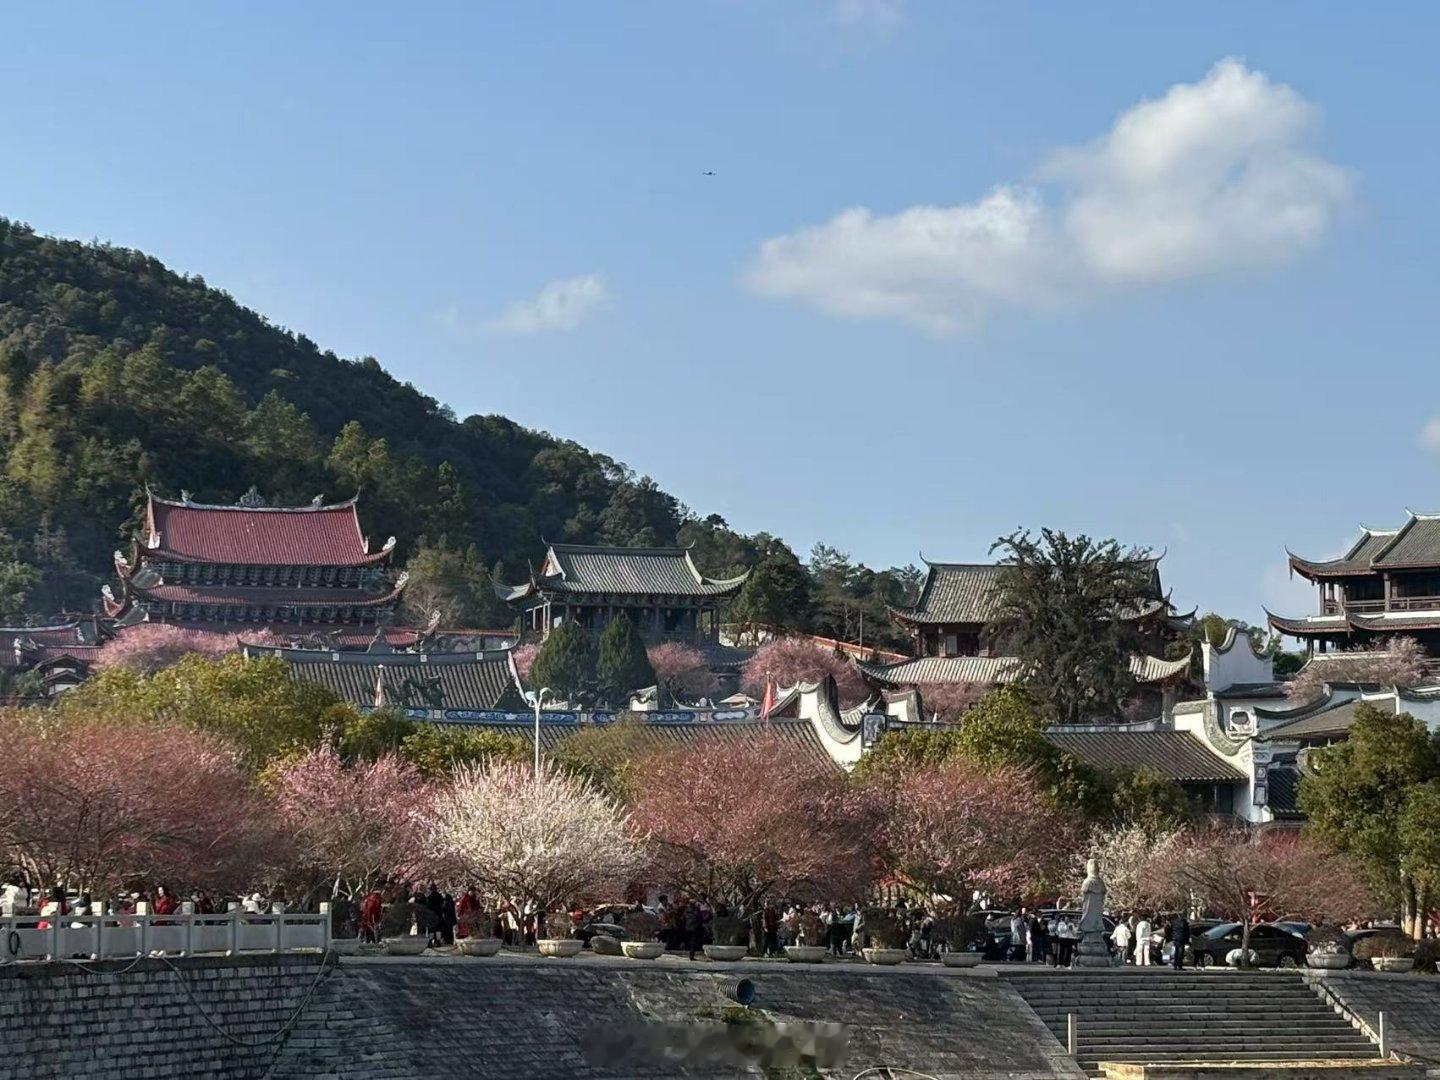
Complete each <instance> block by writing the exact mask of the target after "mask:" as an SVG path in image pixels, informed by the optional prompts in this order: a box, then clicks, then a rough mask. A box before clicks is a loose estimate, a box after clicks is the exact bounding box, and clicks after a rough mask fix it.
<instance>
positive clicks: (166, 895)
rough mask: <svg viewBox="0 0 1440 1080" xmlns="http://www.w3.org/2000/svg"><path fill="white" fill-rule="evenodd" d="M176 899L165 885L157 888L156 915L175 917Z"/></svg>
mask: <svg viewBox="0 0 1440 1080" xmlns="http://www.w3.org/2000/svg"><path fill="white" fill-rule="evenodd" d="M175 910H176V908H175V897H174V896H172V895H171V893H170V889H169V888H168V887H167V886H164V885H156V886H155V909H154V913H155V914H156V915H174V914H175Z"/></svg>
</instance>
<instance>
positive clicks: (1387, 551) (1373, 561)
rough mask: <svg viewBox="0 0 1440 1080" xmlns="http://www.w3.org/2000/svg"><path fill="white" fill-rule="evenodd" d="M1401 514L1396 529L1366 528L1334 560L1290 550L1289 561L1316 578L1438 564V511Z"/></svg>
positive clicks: (1439, 517) (1439, 545)
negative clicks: (1307, 556)
mask: <svg viewBox="0 0 1440 1080" xmlns="http://www.w3.org/2000/svg"><path fill="white" fill-rule="evenodd" d="M1405 513H1406V520H1405V524H1403V525H1401V526H1400V527H1399V528H1396V529H1366V530H1365V531H1364V532H1363V533H1362V534H1361V536H1360V539H1359V540H1357V541H1356V542H1355V543H1354V544H1352V545H1351V547H1350V550H1349V551H1347V552H1346V553H1345V554H1344V555H1342V556H1341V557H1340V558H1338V559H1304V558H1301V557H1300V556H1299V555H1296V554H1294V553H1293V552H1292V553H1291V554H1290V564H1291V565H1292V566H1293V567H1295V569H1297V570H1300V571H1301V572H1302V573H1305V574H1307V575H1311V576H1316V577H1334V576H1337V575H1344V574H1370V573H1375V572H1376V571H1379V570H1389V569H1397V568H1403V567H1407V566H1413V567H1419V566H1440V514H1417V513H1415V512H1414V511H1413V510H1407V511H1406V512H1405Z"/></svg>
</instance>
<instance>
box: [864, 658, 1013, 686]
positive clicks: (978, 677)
mask: <svg viewBox="0 0 1440 1080" xmlns="http://www.w3.org/2000/svg"><path fill="white" fill-rule="evenodd" d="M855 666H856V667H857V668H859V669H860V672H861V673H862V674H864V675H868V676H869V677H870V678H872V679H874V680H875V681H876V682H880V683H885V684H887V685H890V686H908V685H911V684H917V685H921V686H924V685H927V684H930V685H934V684H938V683H1007V682H1014V681H1015V680H1016V679H1017V678H1019V676H1020V662H1019V661H1018V660H1017V659H1015V657H1013V656H919V657H916V658H914V659H912V660H901V661H899V662H897V663H894V664H877V663H874V662H873V661H868V660H857V661H856V662H855Z"/></svg>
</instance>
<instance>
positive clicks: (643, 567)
mask: <svg viewBox="0 0 1440 1080" xmlns="http://www.w3.org/2000/svg"><path fill="white" fill-rule="evenodd" d="M747 576H748V572H747V573H746V574H741V575H740V576H739V577H734V578H710V577H706V576H705V575H704V574H702V573H701V572H700V571H699V569H698V568H697V567H696V566H695V563H694V561H693V560H692V559H691V558H690V550H689V549H688V548H683V547H659V548H638V547H637V548H629V547H600V546H593V545H584V544H550V545H549V546H548V547H547V549H546V552H545V559H544V561H543V562H541V564H540V567H539V569H537V570H532V571H531V574H530V579H529V580H528V581H525V582H522V583H521V584H519V585H502V584H500V583H499V582H497V583H495V593H496V595H497V596H499V597H500V598H501V599H502V600H504V601H505V602H506V603H508V604H509V605H510V606H511V608H512V609H513V610H514V611H515V612H516V613H517V614H518V616H519V619H520V630H521V633H522V634H523V635H524V636H526V637H531V638H544V637H545V636H546V635H548V634H549V633H550V631H551V630H553V629H555V628H556V627H558V626H561V625H562V624H564V623H567V622H575V623H578V624H579V625H581V626H583V627H585V628H586V629H587V630H600V629H602V628H603V627H604V626H605V625H606V624H607V623H609V622H610V621H611V620H612V619H613V618H615V616H616V615H618V614H621V613H624V614H626V615H628V616H629V617H630V620H631V621H632V622H633V623H634V624H635V627H636V629H637V630H638V631H639V632H640V635H641V637H643V638H644V639H645V640H647V641H650V642H656V641H683V642H687V643H690V644H693V645H700V646H706V645H712V644H714V643H715V642H716V641H717V639H718V636H719V632H720V611H721V609H722V608H723V607H724V606H725V605H726V604H728V603H729V602H730V601H731V600H732V599H734V598H735V595H736V594H737V593H739V591H740V587H741V586H742V585H744V584H745V579H746V577H747Z"/></svg>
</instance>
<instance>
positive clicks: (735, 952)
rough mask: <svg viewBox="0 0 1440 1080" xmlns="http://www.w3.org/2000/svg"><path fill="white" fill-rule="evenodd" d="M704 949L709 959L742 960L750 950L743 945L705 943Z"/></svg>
mask: <svg viewBox="0 0 1440 1080" xmlns="http://www.w3.org/2000/svg"><path fill="white" fill-rule="evenodd" d="M704 949H705V955H706V956H707V957H709V958H710V959H711V960H744V959H745V954H746V953H747V952H749V951H750V950H749V949H748V948H746V947H745V946H744V945H706V946H704Z"/></svg>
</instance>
